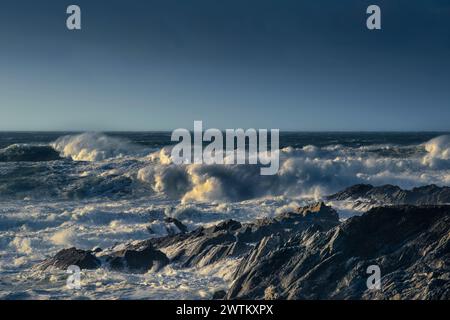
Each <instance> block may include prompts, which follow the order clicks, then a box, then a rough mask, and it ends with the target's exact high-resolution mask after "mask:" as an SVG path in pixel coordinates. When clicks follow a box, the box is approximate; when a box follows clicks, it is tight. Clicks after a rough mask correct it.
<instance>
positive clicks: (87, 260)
mask: <svg viewBox="0 0 450 320" xmlns="http://www.w3.org/2000/svg"><path fill="white" fill-rule="evenodd" d="M72 265H76V266H78V267H80V269H96V268H98V267H100V265H101V262H100V260H99V259H97V258H96V257H95V254H94V252H92V251H85V250H80V249H77V248H69V249H63V250H61V251H59V252H58V253H57V254H56V255H55V256H54V257H52V258H49V259H46V260H44V261H43V262H41V263H40V264H38V265H37V266H36V268H38V269H42V270H45V269H48V268H51V267H54V268H58V269H67V268H68V267H69V266H72Z"/></svg>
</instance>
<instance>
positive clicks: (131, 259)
mask: <svg viewBox="0 0 450 320" xmlns="http://www.w3.org/2000/svg"><path fill="white" fill-rule="evenodd" d="M106 261H107V262H108V263H109V265H110V267H111V269H113V270H117V271H129V272H133V273H145V272H147V271H149V270H152V271H157V270H159V269H161V268H163V267H164V266H166V265H167V264H168V263H169V259H168V258H167V257H166V255H165V254H164V253H162V252H161V251H159V250H156V249H155V248H154V247H153V245H152V244H151V242H150V241H148V240H147V241H141V242H138V243H136V244H130V245H127V246H126V247H125V248H124V249H121V250H118V251H113V252H112V253H110V254H108V255H107V257H106Z"/></svg>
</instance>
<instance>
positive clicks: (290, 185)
mask: <svg viewBox="0 0 450 320" xmlns="http://www.w3.org/2000/svg"><path fill="white" fill-rule="evenodd" d="M50 146H52V148H54V149H51V150H53V151H57V153H58V158H57V159H44V160H48V161H44V160H42V158H40V160H38V159H32V157H31V156H30V155H31V154H35V155H36V152H37V151H36V149H33V148H28V147H6V149H2V150H0V155H1V154H6V153H8V154H9V155H12V154H16V155H17V154H19V155H20V157H21V158H20V159H19V158H13V157H12V156H10V158H9V160H8V161H6V162H1V163H0V203H1V205H0V255H1V256H2V259H1V260H0V275H1V280H0V298H80V299H81V298H106V299H107V298H164V299H170V298H193V299H197V298H210V297H211V295H212V293H213V292H214V291H215V290H217V289H220V288H225V287H226V286H227V285H229V283H228V282H227V280H228V276H227V275H229V274H230V273H231V272H232V270H233V268H234V266H235V264H236V261H231V260H230V261H228V262H227V263H225V264H222V265H220V266H209V267H208V268H203V269H189V270H185V269H179V268H177V267H176V266H168V267H166V268H164V269H163V270H162V271H161V272H157V273H148V274H145V275H131V274H123V273H117V272H112V271H109V270H105V269H100V270H95V271H83V276H82V281H83V287H82V289H81V290H80V291H70V290H67V289H65V279H66V277H67V275H66V274H65V273H64V272H59V271H54V272H51V273H48V272H38V271H31V267H32V266H33V265H34V264H35V263H37V262H40V261H42V260H43V259H45V258H46V257H49V256H50V255H53V254H55V253H56V252H57V251H58V250H60V249H62V248H67V247H71V246H76V247H78V248H81V249H92V248H94V247H97V246H99V247H101V248H108V247H111V246H114V245H116V244H118V243H124V242H127V241H130V240H144V239H147V238H150V237H157V236H162V235H165V234H167V232H169V231H168V230H169V229H168V228H166V227H165V225H164V222H163V219H164V217H166V216H170V217H176V218H178V219H180V220H181V221H182V222H183V223H184V224H185V225H187V227H188V229H190V230H193V229H195V228H197V227H198V226H200V225H210V224H214V223H217V222H219V221H222V220H224V219H230V218H231V219H236V220H240V221H252V220H254V219H256V218H262V217H266V216H273V215H275V214H276V213H279V212H283V211H289V210H292V209H294V208H296V207H298V206H300V205H304V204H305V203H306V202H307V201H312V200H318V199H320V198H321V197H322V196H324V195H327V194H330V193H333V192H336V191H339V190H340V189H343V188H345V187H348V186H350V185H352V184H356V183H371V184H374V185H380V184H386V183H389V184H394V185H399V186H401V187H403V188H411V187H416V186H421V185H425V184H437V185H448V184H449V181H450V153H449V152H450V151H449V150H450V137H449V136H440V137H436V138H433V139H431V140H429V141H427V142H425V143H417V144H411V145H397V144H393V143H386V144H380V143H375V144H369V145H367V144H363V145H341V144H339V142H338V143H333V144H327V145H320V146H313V145H303V146H297V147H289V146H285V147H284V148H283V149H282V150H280V170H279V172H278V173H277V174H276V175H274V176H261V175H260V170H259V167H258V166H249V165H225V166H222V165H182V166H178V165H174V164H173V163H172V161H171V158H170V147H164V148H159V149H155V148H153V147H151V146H142V145H139V144H137V143H134V142H130V141H128V140H127V139H125V138H118V137H110V136H108V135H102V134H98V133H96V134H81V135H71V136H64V137H62V138H59V139H57V140H56V141H55V142H53V143H51V144H50ZM17 148H19V149H20V150H19V149H17ZM39 148H40V149H39V150H40V151H39V152H37V154H38V155H39V157H41V156H42V154H41V153H40V152H42V151H43V150H46V151H48V150H49V149H48V148H49V145H46V146H44V148H43V147H42V145H41V146H40V147H39ZM5 150H6V151H5ZM11 150H13V151H14V152H12V151H11ZM18 150H19V151H18ZM30 150H31V151H30ZM27 152H30V154H27ZM59 157H62V159H59ZM44 158H45V157H44ZM21 159H22V160H24V161H22V160H21ZM41 160H42V161H41ZM333 205H335V207H337V209H338V210H339V212H340V215H341V218H347V217H349V216H351V215H353V214H355V208H350V206H346V204H345V203H335V204H333ZM360 209H361V210H360V211H363V210H365V209H367V208H363V207H361V208H360ZM356 210H357V211H358V208H356ZM150 230H151V232H150Z"/></svg>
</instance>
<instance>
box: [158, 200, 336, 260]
mask: <svg viewBox="0 0 450 320" xmlns="http://www.w3.org/2000/svg"><path fill="white" fill-rule="evenodd" d="M338 223H339V219H338V214H337V212H336V211H335V210H334V209H332V208H331V207H328V206H326V205H325V204H323V203H317V204H314V205H311V206H307V207H303V208H299V209H298V210H297V211H296V212H287V213H283V214H280V215H278V216H276V217H275V218H273V219H268V218H267V219H260V220H257V221H256V222H254V223H240V222H238V221H234V220H226V221H224V222H221V223H219V224H218V225H215V226H212V227H208V228H199V229H197V230H195V231H193V232H191V233H187V234H178V235H174V236H167V237H163V238H158V239H152V240H151V241H152V243H153V244H154V245H155V247H157V248H158V249H161V250H163V251H164V252H165V253H166V254H167V255H168V256H169V257H170V259H171V261H172V262H176V263H178V264H180V265H181V266H182V267H193V266H199V267H201V266H205V265H208V264H212V263H215V262H217V261H219V260H220V259H225V258H236V257H242V256H244V255H245V254H246V253H248V252H249V251H250V250H251V249H252V248H253V246H254V245H255V244H256V243H257V242H258V241H260V240H261V239H262V238H264V237H266V236H269V235H272V234H277V233H280V234H281V235H282V236H283V237H288V236H289V235H290V234H292V233H293V232H298V231H301V230H306V229H307V228H309V227H311V226H316V227H317V228H319V229H320V230H328V229H330V228H332V227H334V226H336V225H337V224H338Z"/></svg>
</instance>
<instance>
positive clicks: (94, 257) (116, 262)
mask: <svg viewBox="0 0 450 320" xmlns="http://www.w3.org/2000/svg"><path fill="white" fill-rule="evenodd" d="M168 263H169V259H168V258H167V257H166V255H165V254H164V253H162V252H161V251H159V250H157V249H155V248H154V247H153V245H152V244H151V242H150V241H140V242H134V243H129V244H124V245H120V246H118V247H113V248H111V249H108V250H99V249H97V250H94V251H85V250H80V249H76V248H70V249H63V250H61V251H59V252H58V253H57V254H56V255H55V256H54V257H52V258H49V259H47V260H44V261H43V262H42V263H40V264H38V265H37V266H36V268H38V269H41V270H45V269H49V268H51V267H53V268H58V269H64V270H65V269H67V268H68V267H69V266H71V265H77V266H78V267H80V269H96V268H99V267H106V268H110V269H112V270H116V271H123V272H132V273H145V272H147V271H157V270H159V269H161V268H162V267H164V266H165V265H167V264H168Z"/></svg>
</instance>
